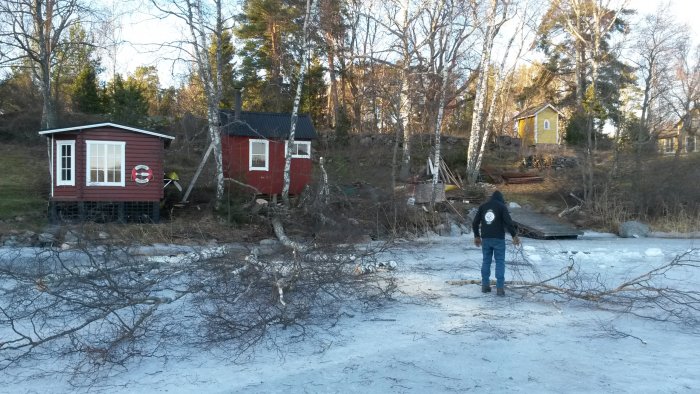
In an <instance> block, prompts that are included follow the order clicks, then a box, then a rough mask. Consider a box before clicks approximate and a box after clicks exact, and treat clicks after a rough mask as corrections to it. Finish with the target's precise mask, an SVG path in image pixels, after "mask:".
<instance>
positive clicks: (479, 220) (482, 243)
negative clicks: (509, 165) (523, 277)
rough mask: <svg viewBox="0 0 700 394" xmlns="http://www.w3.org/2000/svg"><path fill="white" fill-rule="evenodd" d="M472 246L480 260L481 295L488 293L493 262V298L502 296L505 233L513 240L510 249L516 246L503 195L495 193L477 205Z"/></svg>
mask: <svg viewBox="0 0 700 394" xmlns="http://www.w3.org/2000/svg"><path fill="white" fill-rule="evenodd" d="M472 229H473V230H474V245H476V246H477V247H481V252H482V253H483V256H484V259H483V262H482V263H481V292H482V293H489V292H491V279H490V277H491V261H492V260H493V259H495V260H496V295H499V296H505V295H506V292H505V273H506V261H505V260H506V230H508V232H509V233H510V236H511V237H512V238H513V245H515V246H518V245H520V238H518V236H517V235H516V231H515V225H514V224H513V220H512V219H511V217H510V212H508V208H507V207H506V202H505V200H504V199H503V194H502V193H501V192H499V191H498V190H496V191H495V192H493V194H492V195H491V198H490V199H489V200H488V201H487V202H485V203H483V204H481V206H479V209H478V210H477V212H476V215H475V216H474V221H473V222H472Z"/></svg>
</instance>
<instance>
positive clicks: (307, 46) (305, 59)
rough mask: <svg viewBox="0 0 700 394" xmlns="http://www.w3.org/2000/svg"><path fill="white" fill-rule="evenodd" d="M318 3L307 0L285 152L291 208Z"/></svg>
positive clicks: (286, 189)
mask: <svg viewBox="0 0 700 394" xmlns="http://www.w3.org/2000/svg"><path fill="white" fill-rule="evenodd" d="M317 4H318V0H306V13H305V15H304V27H303V34H302V35H303V39H302V51H303V53H302V61H301V64H300V66H299V80H298V81H297V90H296V95H295V96H294V105H293V107H292V117H291V125H290V127H289V139H288V141H287V142H288V143H287V152H286V153H285V158H284V185H283V187H282V200H283V201H284V205H285V206H286V207H287V208H289V185H290V183H291V177H290V174H289V171H290V169H291V166H292V150H293V149H294V134H295V132H296V127H297V119H298V117H299V116H298V113H299V102H300V101H301V93H302V88H303V86H304V76H305V75H306V69H307V67H308V66H309V62H310V58H311V45H312V41H311V39H310V37H309V29H310V25H311V24H312V23H313V19H312V18H314V16H315V14H316V8H317Z"/></svg>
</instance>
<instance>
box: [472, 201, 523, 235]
mask: <svg viewBox="0 0 700 394" xmlns="http://www.w3.org/2000/svg"><path fill="white" fill-rule="evenodd" d="M472 229H473V230H474V237H475V238H477V237H481V238H497V239H505V238H506V230H508V232H509V233H510V235H511V237H514V236H515V235H516V231H515V225H514V224H513V220H512V219H511V218H510V212H508V208H507V207H506V203H505V200H504V199H503V194H501V192H499V191H498V190H496V191H495V192H493V195H492V196H491V199H489V200H488V201H487V202H485V203H483V204H481V206H480V207H479V210H478V211H477V212H476V215H475V216H474V221H473V222H472Z"/></svg>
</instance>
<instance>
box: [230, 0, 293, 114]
mask: <svg viewBox="0 0 700 394" xmlns="http://www.w3.org/2000/svg"><path fill="white" fill-rule="evenodd" d="M303 9H304V7H303V6H302V5H301V2H300V1H298V0H246V1H245V2H244V4H243V13H242V14H241V15H239V18H238V19H239V22H240V27H239V28H238V29H237V30H236V35H237V36H238V38H240V39H241V40H243V42H244V45H243V47H242V48H241V51H240V53H239V54H240V56H241V58H242V59H243V60H242V65H241V85H242V86H244V87H245V88H246V95H245V97H244V99H245V100H246V101H245V103H246V106H247V107H248V108H251V109H257V110H270V111H285V110H289V109H290V108H291V101H292V99H291V94H290V92H289V82H290V80H291V77H292V74H293V71H294V70H296V69H297V65H298V63H296V62H295V59H296V58H298V56H294V53H295V48H294V46H295V45H297V46H298V45H299V43H300V42H301V39H300V38H299V37H298V36H299V34H300V33H301V30H300V26H301V24H300V23H298V22H299V19H300V18H301V17H302V10H303ZM297 49H299V48H297ZM260 71H264V73H265V75H264V77H261V76H260Z"/></svg>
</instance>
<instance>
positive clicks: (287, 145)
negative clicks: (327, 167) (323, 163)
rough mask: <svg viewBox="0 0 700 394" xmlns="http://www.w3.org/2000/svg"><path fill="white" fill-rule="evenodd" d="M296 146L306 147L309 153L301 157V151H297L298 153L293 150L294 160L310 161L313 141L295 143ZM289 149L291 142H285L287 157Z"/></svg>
mask: <svg viewBox="0 0 700 394" xmlns="http://www.w3.org/2000/svg"><path fill="white" fill-rule="evenodd" d="M294 145H296V146H297V147H298V146H299V145H306V151H307V152H309V153H308V154H306V155H300V154H299V149H298V148H297V149H296V152H295V151H294V150H293V151H292V158H294V159H310V158H311V141H294ZM288 147H289V141H284V155H285V157H286V156H287V151H288Z"/></svg>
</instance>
